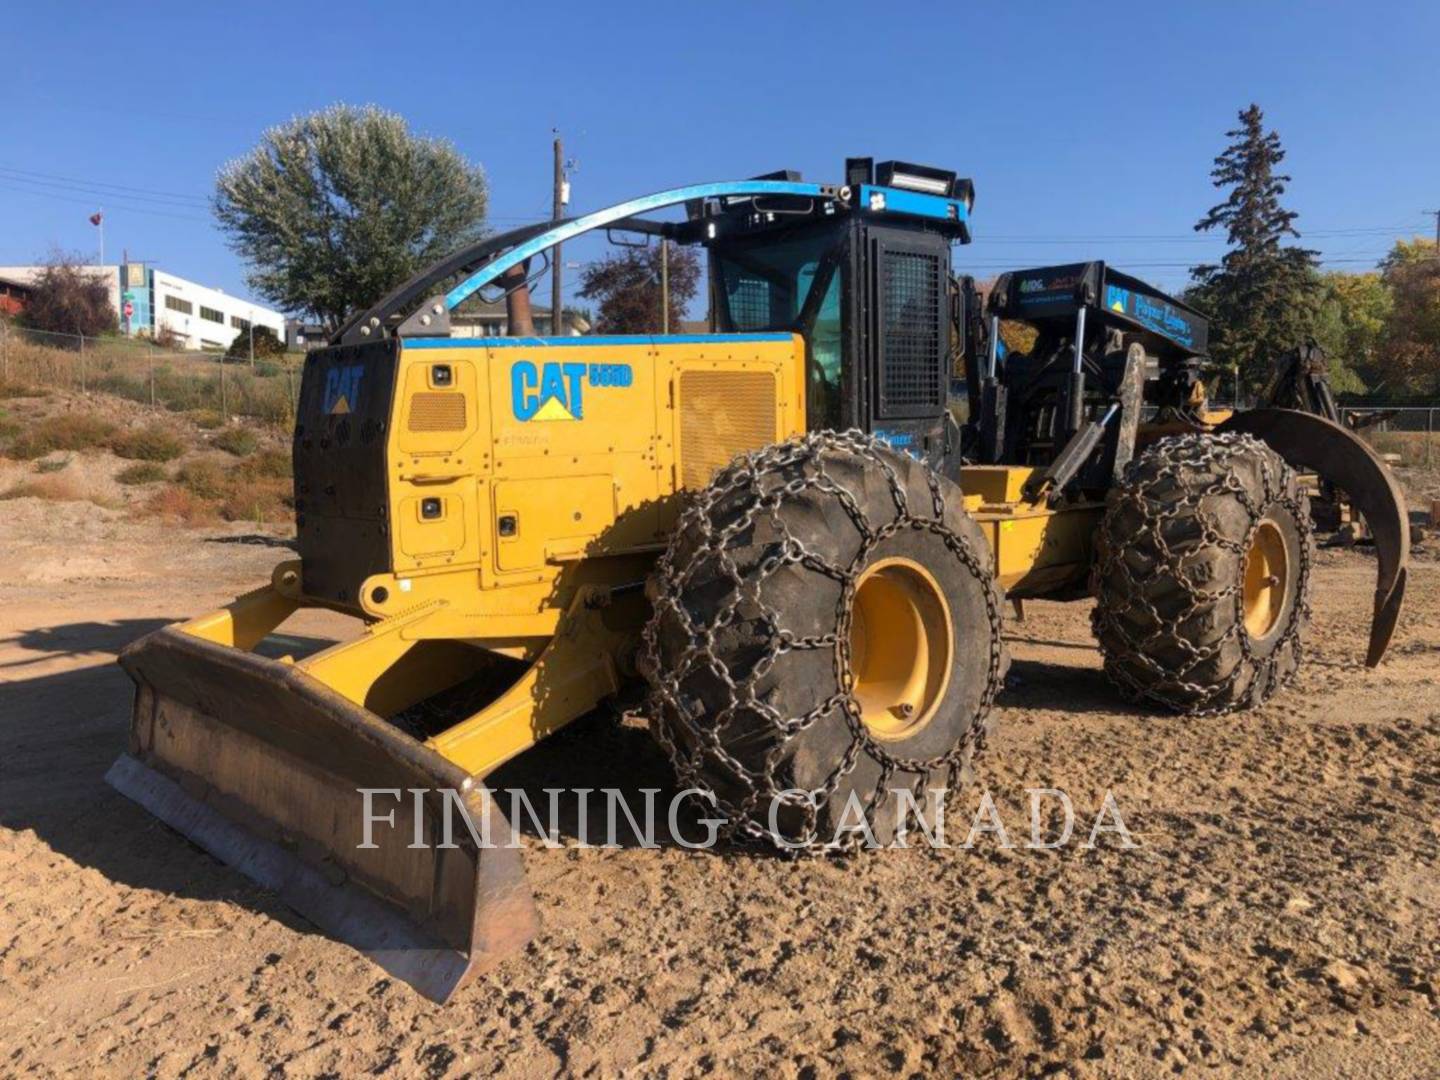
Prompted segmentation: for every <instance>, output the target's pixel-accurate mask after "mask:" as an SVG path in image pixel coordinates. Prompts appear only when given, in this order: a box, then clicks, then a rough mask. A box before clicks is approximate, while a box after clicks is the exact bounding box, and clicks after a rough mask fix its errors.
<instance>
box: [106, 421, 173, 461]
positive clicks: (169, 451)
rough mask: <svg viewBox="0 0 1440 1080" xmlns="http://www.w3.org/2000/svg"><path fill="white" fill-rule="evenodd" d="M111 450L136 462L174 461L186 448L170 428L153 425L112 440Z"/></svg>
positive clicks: (127, 432)
mask: <svg viewBox="0 0 1440 1080" xmlns="http://www.w3.org/2000/svg"><path fill="white" fill-rule="evenodd" d="M110 449H112V450H114V451H115V453H116V454H117V455H118V456H120V457H122V458H129V459H131V460H134V461H174V460H175V459H176V458H177V457H179V456H180V455H181V454H182V453H183V452H184V450H185V446H184V444H183V443H182V442H181V441H180V437H179V436H178V435H177V434H176V433H175V432H174V431H172V430H171V429H170V428H167V427H161V426H160V425H158V424H151V425H149V426H148V427H143V428H137V429H135V430H134V431H126V432H123V433H121V434H120V435H117V436H116V437H115V438H114V439H113V440H111V443H110Z"/></svg>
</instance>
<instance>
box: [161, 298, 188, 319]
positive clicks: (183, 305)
mask: <svg viewBox="0 0 1440 1080" xmlns="http://www.w3.org/2000/svg"><path fill="white" fill-rule="evenodd" d="M165 306H166V307H167V308H169V309H170V310H171V311H178V312H180V313H181V314H182V315H193V314H194V313H195V305H194V304H192V303H190V301H189V300H181V299H180V298H179V297H178V296H167V297H165Z"/></svg>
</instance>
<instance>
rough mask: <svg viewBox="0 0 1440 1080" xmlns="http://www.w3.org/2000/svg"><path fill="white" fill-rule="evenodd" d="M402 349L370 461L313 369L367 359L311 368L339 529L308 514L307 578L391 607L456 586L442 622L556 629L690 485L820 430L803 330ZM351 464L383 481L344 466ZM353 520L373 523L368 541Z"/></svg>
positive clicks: (645, 548)
mask: <svg viewBox="0 0 1440 1080" xmlns="http://www.w3.org/2000/svg"><path fill="white" fill-rule="evenodd" d="M385 347H387V348H388V347H389V346H388V344H387V345H386V346H385ZM364 348H373V347H372V346H366V347H364ZM339 351H342V350H326V352H327V353H329V352H339ZM317 355H319V354H317ZM391 355H392V356H393V360H392V362H391V364H390V378H389V383H390V387H391V388H392V389H391V390H390V397H389V398H388V399H386V402H387V405H388V406H389V413H390V415H389V418H388V421H387V425H386V428H385V432H386V434H385V437H384V439H383V440H382V441H383V444H384V452H383V454H380V455H376V454H374V453H373V452H371V453H369V456H366V457H364V458H363V459H362V458H361V457H360V456H359V454H358V452H354V453H351V454H350V455H349V456H347V457H344V458H340V457H338V456H335V455H336V447H337V443H336V439H335V437H334V428H335V427H336V426H337V424H338V423H339V422H338V421H335V420H333V419H332V418H330V415H329V412H328V411H326V406H327V404H328V406H329V407H330V408H333V406H334V402H333V401H330V397H333V396H334V395H329V396H328V397H327V396H326V392H325V391H324V388H323V386H322V383H323V381H324V380H323V379H322V378H320V376H319V374H318V372H320V371H322V370H323V371H324V372H327V373H328V371H329V370H330V368H331V367H333V366H335V365H341V366H342V367H343V364H345V363H353V362H355V361H354V359H353V357H349V358H346V359H344V360H343V361H342V360H339V359H337V360H335V361H322V362H321V363H319V364H317V365H316V366H317V377H316V379H315V380H313V381H314V382H315V385H316V386H317V387H320V389H318V390H317V389H313V388H312V390H311V392H310V397H313V398H314V399H315V400H314V401H310V400H309V399H308V398H307V399H306V408H307V409H309V410H310V413H316V414H318V415H321V416H323V417H325V419H324V420H323V421H322V422H321V430H323V432H324V433H325V435H326V436H327V437H328V442H327V444H326V446H325V448H324V451H323V452H324V453H326V454H330V455H332V456H335V460H334V462H333V463H328V467H327V469H326V470H323V471H324V475H323V476H322V475H321V471H317V469H316V468H315V467H314V465H313V463H312V464H311V465H310V466H307V468H308V469H309V471H307V472H305V473H304V477H303V479H302V481H301V482H302V483H305V484H306V485H307V487H308V488H309V489H310V490H311V492H312V498H314V494H313V493H314V491H315V490H316V489H317V486H318V490H319V492H320V495H321V497H320V499H319V503H318V505H317V506H315V507H312V509H310V510H309V511H307V514H313V515H314V516H315V517H316V518H318V519H319V520H320V521H321V522H323V523H324V524H323V526H315V525H311V526H308V529H309V530H310V533H309V535H311V537H312V542H311V543H309V544H308V546H306V547H304V548H303V549H302V558H304V559H305V561H306V573H305V585H304V589H305V592H306V594H307V595H311V596H313V597H314V598H316V599H320V600H323V601H325V602H327V603H331V604H340V605H342V606H348V607H351V608H352V609H358V611H359V612H360V613H363V614H366V615H370V616H376V617H385V616H389V615H394V614H398V613H399V612H400V611H403V610H408V609H410V608H412V607H413V606H414V605H416V604H418V603H424V602H427V601H429V600H443V601H444V603H445V605H446V608H447V611H449V612H452V613H453V618H450V617H449V616H447V619H442V620H439V621H438V622H432V623H429V624H427V626H434V627H436V628H437V629H435V630H433V631H427V633H430V632H434V633H436V634H440V633H441V632H442V630H443V632H444V633H445V634H449V635H451V636H454V637H460V638H468V639H471V640H479V639H487V640H493V639H494V638H496V637H510V636H514V637H517V638H533V637H538V636H543V635H545V634H548V633H550V632H551V631H552V630H553V626H554V622H555V619H556V618H557V617H558V613H559V612H562V611H563V610H564V609H565V607H566V605H567V603H568V600H569V597H570V596H572V595H573V594H574V590H575V588H577V587H579V586H580V585H582V584H595V583H601V584H607V583H608V584H623V583H628V582H629V581H630V580H631V579H632V578H635V577H636V576H637V574H638V575H639V576H642V577H643V569H644V567H645V566H646V565H648V562H649V560H651V559H653V558H654V556H655V554H656V553H657V552H658V551H659V550H660V549H661V547H662V545H663V543H664V541H665V537H666V534H667V532H668V530H669V528H670V526H671V523H672V522H673V520H674V516H675V514H676V512H677V510H678V503H677V499H676V495H677V493H678V492H679V491H680V490H682V489H683V488H686V487H697V486H701V485H703V484H705V483H708V482H709V479H710V477H711V476H712V475H713V474H714V472H715V471H716V470H718V469H719V468H721V467H723V466H724V465H725V464H727V463H728V462H729V461H730V460H731V459H732V458H733V457H734V456H735V455H736V454H738V453H741V452H744V451H747V450H753V449H759V448H760V447H761V446H765V445H768V444H769V443H773V442H776V441H779V440H782V439H784V438H787V437H789V436H790V435H793V434H795V433H797V432H800V431H803V430H804V427H805V419H804V418H805V402H804V380H803V375H804V357H805V351H804V344H803V341H802V340H801V339H800V338H799V337H798V336H796V335H792V334H731V335H703V336H700V335H697V336H693V337H690V336H675V337H654V338H652V337H587V338H557V339H542V338H501V339H488V340H487V339H450V338H419V339H415V338H411V339H402V341H401V342H400V347H399V349H398V351H397V352H394V353H392V354H391ZM371 376H372V373H371V372H370V371H369V369H367V371H366V373H365V375H364V376H363V377H362V378H363V379H369V378H371ZM326 377H328V374H327V376H326ZM346 377H347V378H348V376H346ZM374 377H375V378H376V380H381V379H382V378H383V374H382V368H381V367H380V366H379V362H378V361H377V367H376V370H375V373H374ZM339 378H340V377H339V376H337V377H336V378H335V379H332V380H331V381H332V382H335V381H337V380H338V379H339ZM308 385H309V383H308V382H307V386H308ZM347 385H348V384H347ZM367 385H368V384H367ZM332 389H333V388H332ZM374 400H375V401H376V402H377V403H378V402H379V401H380V400H381V398H380V396H379V395H378V393H377V396H376V398H375V399H374ZM392 402H393V403H392ZM365 404H366V406H367V407H368V405H369V402H368V400H367V401H365ZM310 413H307V415H310ZM366 419H369V413H368V412H367V413H366ZM314 424H315V422H314V421H313V420H312V421H311V423H310V424H308V425H306V430H307V431H308V432H309V433H310V434H309V436H307V437H310V438H312V439H313V436H314V435H315V428H314ZM298 445H299V444H298V442H297V446H298ZM366 446H367V450H368V449H369V448H370V444H366ZM310 452H311V453H313V454H315V455H319V454H321V452H322V451H321V449H320V448H319V446H318V444H316V445H315V446H313V447H312V449H311V451H310ZM342 466H343V467H348V468H350V469H353V470H356V471H359V470H365V471H366V472H367V473H368V475H367V476H366V477H360V476H358V475H344V476H343V477H342V476H340V475H339V473H340V470H341V468H342ZM297 475H298V474H297ZM332 487H333V488H334V492H335V494H334V496H326V495H325V494H324V493H325V492H326V491H327V490H329V489H330V488H332ZM377 492H383V498H382V499H381V501H380V502H379V503H374V502H373V500H374V495H375V493H377ZM342 494H343V498H342ZM351 529H355V530H356V531H359V532H363V531H365V530H370V537H369V539H367V541H366V542H363V543H361V542H355V541H354V539H353V537H354V533H352V532H351V531H350V530H351ZM376 535H378V536H383V537H384V538H385V541H384V553H383V558H382V557H381V555H380V553H379V552H378V551H377V550H376V548H375V546H374V545H373V544H372V543H370V542H369V540H370V539H373V537H374V536H376ZM342 537H343V538H344V539H342ZM347 548H349V550H347ZM312 561H314V562H315V563H316V564H317V565H316V568H315V569H314V570H312V569H311V566H310V563H311V562H312ZM312 582H314V583H316V585H318V586H321V587H323V588H324V589H325V590H326V591H325V592H323V593H316V592H315V591H314V590H312V586H311V583H312ZM481 618H484V619H486V620H487V621H486V622H485V623H484V624H483V625H482V624H481V623H480V622H478V621H476V620H478V619H481ZM507 620H508V621H507ZM502 631H503V632H502Z"/></svg>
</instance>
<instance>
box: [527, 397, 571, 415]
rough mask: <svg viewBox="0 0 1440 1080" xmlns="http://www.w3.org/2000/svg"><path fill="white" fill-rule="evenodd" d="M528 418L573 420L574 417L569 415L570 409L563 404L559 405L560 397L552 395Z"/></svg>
mask: <svg viewBox="0 0 1440 1080" xmlns="http://www.w3.org/2000/svg"><path fill="white" fill-rule="evenodd" d="M530 419H531V420H574V419H575V417H573V416H571V415H570V410H569V409H567V408H565V406H564V405H561V404H560V399H559V398H553V397H552V398H550V399H549V400H547V401H546V402H545V404H544V405H541V406H540V408H539V409H538V410H537V411H536V413H535V415H534V416H532V417H531V418H530Z"/></svg>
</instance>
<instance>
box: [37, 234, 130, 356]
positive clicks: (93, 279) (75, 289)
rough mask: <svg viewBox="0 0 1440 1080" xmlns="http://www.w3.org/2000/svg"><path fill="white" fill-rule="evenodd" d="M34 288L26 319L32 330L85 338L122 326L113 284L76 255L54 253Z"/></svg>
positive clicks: (113, 330)
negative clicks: (82, 263) (116, 312)
mask: <svg viewBox="0 0 1440 1080" xmlns="http://www.w3.org/2000/svg"><path fill="white" fill-rule="evenodd" d="M32 289H33V292H32V294H31V296H30V299H29V301H28V302H27V303H26V305H25V314H24V318H23V322H24V323H25V325H26V326H29V327H31V328H32V329H35V330H45V331H48V332H50V333H53V334H83V335H84V336H86V337H94V336H96V335H99V334H113V333H115V332H116V330H118V329H119V326H120V323H119V317H118V316H117V315H116V314H115V307H114V305H113V304H111V302H110V287H109V286H108V285H106V283H105V281H104V279H103V278H101V277H99V276H98V275H97V274H95V273H93V272H92V271H88V270H86V269H85V268H84V267H83V266H81V265H80V263H79V261H78V259H76V258H75V257H73V256H69V255H61V254H57V255H54V256H52V257H51V259H50V262H49V264H48V265H46V267H45V268H44V269H43V270H41V271H40V274H39V276H38V277H36V279H35V281H34V284H33V285H32Z"/></svg>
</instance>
